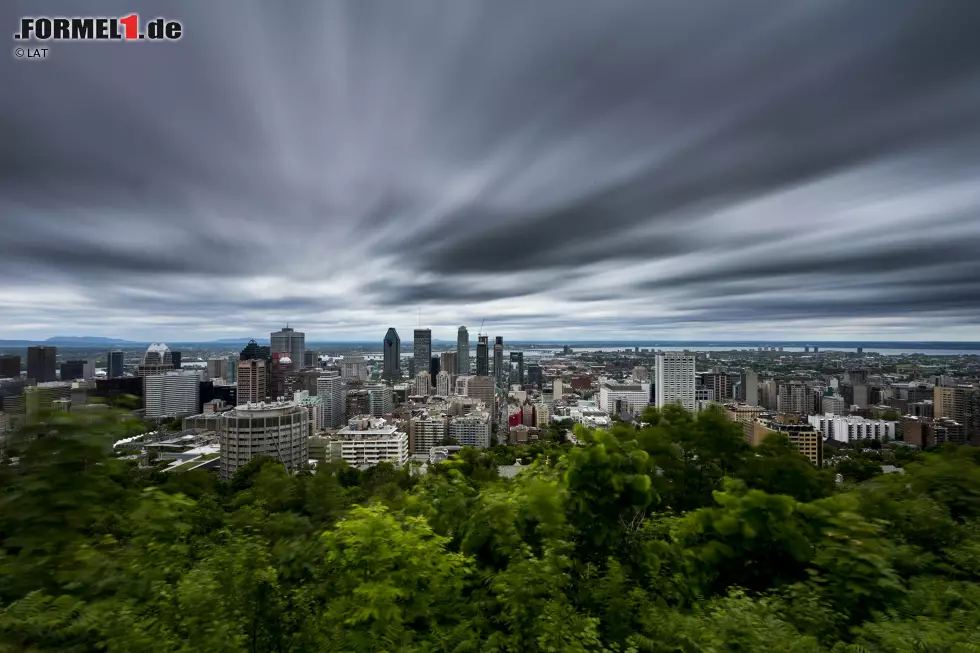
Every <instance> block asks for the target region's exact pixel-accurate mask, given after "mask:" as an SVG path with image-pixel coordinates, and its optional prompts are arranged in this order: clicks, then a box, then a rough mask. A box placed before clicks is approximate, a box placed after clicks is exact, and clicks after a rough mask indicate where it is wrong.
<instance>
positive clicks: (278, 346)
mask: <svg viewBox="0 0 980 653" xmlns="http://www.w3.org/2000/svg"><path fill="white" fill-rule="evenodd" d="M269 348H270V349H271V350H272V353H275V352H277V351H284V352H288V353H289V358H290V360H292V361H293V362H294V364H295V365H296V367H297V368H299V367H300V366H301V365H302V364H303V356H304V355H305V354H306V334H305V333H303V332H302V331H296V330H294V329H291V328H290V327H288V326H286V327H283V328H282V329H281V330H280V331H276V332H275V333H270V334H269Z"/></svg>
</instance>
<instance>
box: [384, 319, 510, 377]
mask: <svg viewBox="0 0 980 653" xmlns="http://www.w3.org/2000/svg"><path fill="white" fill-rule="evenodd" d="M383 349H384V365H383V367H382V376H383V378H385V379H389V380H396V379H400V378H402V369H401V338H400V337H399V336H398V331H396V330H395V328H394V327H391V328H389V329H388V332H387V333H386V334H385V337H384V343H383ZM450 354H455V355H454V356H450V357H448V360H450V361H452V362H454V363H455V367H454V369H445V368H443V370H444V371H446V372H449V373H450V374H455V375H459V376H465V375H467V374H470V373H471V366H470V335H469V331H467V329H466V327H465V326H461V327H459V332H458V335H457V337H456V351H455V352H450ZM515 355H518V357H519V358H520V359H521V360H519V361H517V362H518V363H519V365H520V368H521V369H520V372H519V376H521V377H523V371H524V370H523V367H524V366H523V355H522V354H521V353H520V352H515ZM439 361H440V358H439V357H434V356H433V355H432V330H431V329H415V332H414V334H413V338H412V357H411V358H410V359H409V370H408V376H409V377H414V376H415V374H417V373H419V372H430V373H431V375H432V378H433V379H434V378H435V374H434V373H433V372H434V371H435V370H437V369H438V366H439V365H440V363H439ZM492 369H493V376H494V379H495V381H496V383H497V385H498V386H502V385H504V384H506V383H507V377H508V375H509V368H505V367H504V339H503V337H501V336H497V337H496V338H495V339H494V343H493V368H492ZM490 370H491V367H490V337H489V336H486V335H484V334H482V333H481V334H479V335H478V336H477V342H476V369H475V374H476V376H490Z"/></svg>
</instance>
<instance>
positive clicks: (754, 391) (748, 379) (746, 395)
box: [739, 368, 759, 406]
mask: <svg viewBox="0 0 980 653" xmlns="http://www.w3.org/2000/svg"><path fill="white" fill-rule="evenodd" d="M741 386H742V389H741V395H740V397H739V399H741V400H742V401H744V402H745V403H747V404H748V405H749V406H758V405H759V375H758V374H756V373H755V372H754V371H752V370H751V369H749V368H745V369H744V370H742V380H741Z"/></svg>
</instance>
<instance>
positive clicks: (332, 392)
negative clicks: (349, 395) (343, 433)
mask: <svg viewBox="0 0 980 653" xmlns="http://www.w3.org/2000/svg"><path fill="white" fill-rule="evenodd" d="M344 395H345V388H344V380H343V379H342V378H340V375H339V374H338V373H337V372H335V371H334V372H326V373H324V374H323V375H321V376H318V377H317V379H316V396H317V397H319V398H320V399H321V400H322V402H323V423H322V428H325V429H335V428H337V427H339V426H342V425H343V423H344Z"/></svg>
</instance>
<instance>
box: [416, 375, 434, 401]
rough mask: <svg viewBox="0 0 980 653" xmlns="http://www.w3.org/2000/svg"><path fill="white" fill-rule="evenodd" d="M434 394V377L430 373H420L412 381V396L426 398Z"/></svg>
mask: <svg viewBox="0 0 980 653" xmlns="http://www.w3.org/2000/svg"><path fill="white" fill-rule="evenodd" d="M431 394H432V377H430V376H429V373H428V372H419V373H418V374H416V375H415V380H414V381H412V395H413V396H415V397H425V396H428V395H431Z"/></svg>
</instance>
